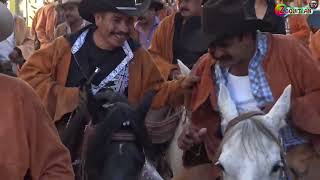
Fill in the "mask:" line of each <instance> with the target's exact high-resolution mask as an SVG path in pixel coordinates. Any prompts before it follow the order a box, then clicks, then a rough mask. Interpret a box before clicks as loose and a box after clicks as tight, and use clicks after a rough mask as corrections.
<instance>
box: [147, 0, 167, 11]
mask: <svg viewBox="0 0 320 180" xmlns="http://www.w3.org/2000/svg"><path fill="white" fill-rule="evenodd" d="M163 7H164V4H163V3H162V2H161V1H160V0H151V4H150V7H149V9H155V10H156V11H159V10H161V9H163Z"/></svg>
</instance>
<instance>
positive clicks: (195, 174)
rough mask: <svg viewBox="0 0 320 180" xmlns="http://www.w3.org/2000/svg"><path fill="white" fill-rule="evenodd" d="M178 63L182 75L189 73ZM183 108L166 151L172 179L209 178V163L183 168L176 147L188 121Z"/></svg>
mask: <svg viewBox="0 0 320 180" xmlns="http://www.w3.org/2000/svg"><path fill="white" fill-rule="evenodd" d="M178 65H179V68H180V71H181V74H182V75H185V76H186V75H189V74H190V72H191V70H190V69H189V68H188V67H187V66H185V65H184V64H183V63H182V62H181V61H180V60H178ZM182 108H183V113H182V117H181V119H180V121H179V125H178V127H177V129H176V132H175V134H174V137H173V139H172V140H171V142H170V145H169V148H168V149H167V152H166V159H167V161H168V163H169V165H170V167H171V169H172V172H173V180H194V179H201V180H209V179H212V178H210V177H211V173H212V172H211V165H208V164H205V165H199V166H195V167H192V168H184V167H183V163H182V155H183V151H182V150H181V149H180V148H179V147H178V143H177V141H178V137H179V135H180V134H181V133H182V130H183V128H184V126H187V125H188V124H189V123H190V119H189V118H190V114H188V111H187V110H186V109H185V107H182Z"/></svg>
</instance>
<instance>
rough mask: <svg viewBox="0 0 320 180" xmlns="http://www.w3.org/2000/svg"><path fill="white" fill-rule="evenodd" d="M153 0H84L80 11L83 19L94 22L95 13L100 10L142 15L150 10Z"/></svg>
mask: <svg viewBox="0 0 320 180" xmlns="http://www.w3.org/2000/svg"><path fill="white" fill-rule="evenodd" d="M150 4H151V0H143V2H141V3H136V0H83V1H82V2H81V3H80V5H79V13H80V16H82V18H83V19H85V20H87V21H89V22H91V23H94V22H95V20H94V14H95V13H98V12H108V11H111V12H121V13H124V14H127V15H129V16H140V15H142V14H143V13H144V12H145V11H146V10H148V8H149V6H150Z"/></svg>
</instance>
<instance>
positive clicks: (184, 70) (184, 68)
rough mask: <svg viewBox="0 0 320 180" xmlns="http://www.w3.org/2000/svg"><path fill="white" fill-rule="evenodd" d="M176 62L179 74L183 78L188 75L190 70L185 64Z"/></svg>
mask: <svg viewBox="0 0 320 180" xmlns="http://www.w3.org/2000/svg"><path fill="white" fill-rule="evenodd" d="M177 61H178V66H179V68H180V71H181V74H182V75H184V76H187V75H189V74H190V72H191V70H190V69H189V68H188V67H187V66H186V65H185V64H183V62H182V61H180V60H179V59H178V60H177Z"/></svg>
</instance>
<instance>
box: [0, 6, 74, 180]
mask: <svg viewBox="0 0 320 180" xmlns="http://www.w3.org/2000/svg"><path fill="white" fill-rule="evenodd" d="M12 32H13V17H12V15H11V13H10V12H9V10H8V9H7V8H6V6H5V5H4V4H2V3H1V2H0V42H1V41H3V40H4V39H6V38H7V37H8V36H10V35H11V34H12ZM0 84H1V86H0V99H1V103H0V107H1V108H0V117H1V121H0V122H1V126H0V133H1V136H0V142H1V143H0V144H1V145H0V153H1V154H2V157H1V159H0V164H1V166H0V174H1V178H2V179H37V180H57V179H63V180H74V174H73V170H72V166H71V159H70V155H69V152H68V150H67V149H66V148H65V147H64V146H63V145H62V143H61V141H60V139H59V136H58V133H57V131H56V129H55V127H54V124H53V122H52V120H51V118H50V117H49V115H48V113H47V112H46V111H45V109H44V108H43V106H42V103H41V100H40V98H39V97H38V96H37V95H36V93H35V92H34V91H33V90H32V88H31V87H30V86H28V85H27V84H26V83H25V82H23V81H22V80H19V79H17V78H12V77H9V76H6V75H3V74H0Z"/></svg>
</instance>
